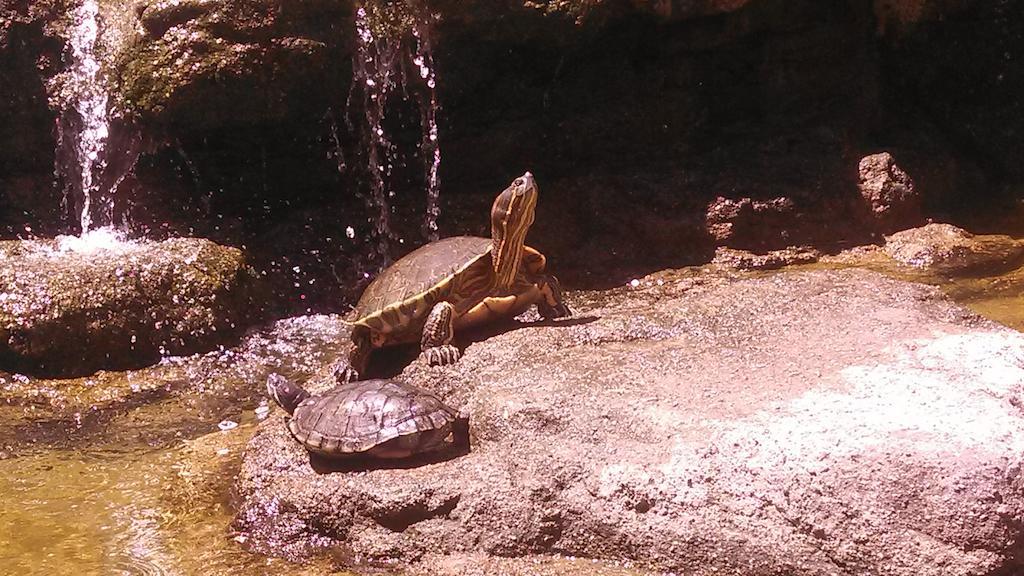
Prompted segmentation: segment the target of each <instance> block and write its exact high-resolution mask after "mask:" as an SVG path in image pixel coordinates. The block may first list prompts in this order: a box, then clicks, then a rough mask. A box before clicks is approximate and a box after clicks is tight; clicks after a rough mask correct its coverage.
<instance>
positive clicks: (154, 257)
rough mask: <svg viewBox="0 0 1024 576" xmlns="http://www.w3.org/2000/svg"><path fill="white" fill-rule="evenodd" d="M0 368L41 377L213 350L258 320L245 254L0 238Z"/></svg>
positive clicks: (200, 244)
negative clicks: (74, 246) (85, 247)
mask: <svg viewBox="0 0 1024 576" xmlns="http://www.w3.org/2000/svg"><path fill="white" fill-rule="evenodd" d="M0 286H3V291H2V292H0V365H2V367H3V368H5V369H7V370H12V371H13V370H23V371H27V372H30V373H33V374H42V375H82V374H89V373H91V372H93V371H95V370H97V369H101V368H107V369H109V368H126V367H138V366H142V365H145V364H150V363H153V362H155V361H156V360H158V359H159V358H160V356H162V355H169V354H188V353H192V352H198V351H204V350H209V349H210V348H212V347H214V346H216V345H217V344H222V343H225V342H228V341H229V340H230V339H231V338H232V337H235V336H237V335H238V334H239V333H240V332H241V331H242V330H243V329H244V328H246V327H247V326H249V325H250V324H252V323H253V322H255V321H257V320H258V319H259V316H260V312H259V310H258V309H257V308H255V307H254V306H253V303H252V301H251V300H250V298H252V296H253V295H254V294H256V292H254V291H255V290H256V288H257V283H256V279H255V278H254V276H253V273H252V271H251V270H250V269H249V268H248V267H247V266H246V264H245V258H244V256H243V254H242V252H241V251H240V250H238V249H236V248H230V247H225V246H219V245H217V244H215V243H213V242H210V241H208V240H203V239H192V238H178V239H171V240H166V241H163V242H144V243H138V244H135V243H126V244H121V245H119V246H118V247H115V248H112V249H105V248H101V249H98V250H96V251H95V252H90V253H85V252H73V251H62V250H61V248H60V247H59V246H58V242H57V241H39V242H36V241H25V242H20V241H8V242H0Z"/></svg>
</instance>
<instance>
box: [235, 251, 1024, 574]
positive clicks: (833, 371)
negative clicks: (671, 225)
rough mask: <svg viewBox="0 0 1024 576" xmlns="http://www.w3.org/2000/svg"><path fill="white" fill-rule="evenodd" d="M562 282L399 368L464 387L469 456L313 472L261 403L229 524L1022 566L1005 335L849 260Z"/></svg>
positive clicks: (690, 566) (790, 561)
mask: <svg viewBox="0 0 1024 576" xmlns="http://www.w3.org/2000/svg"><path fill="white" fill-rule="evenodd" d="M570 304H571V306H572V307H573V309H574V310H575V311H576V312H577V316H576V318H574V319H572V320H568V321H563V322H553V323H529V322H527V323H521V324H518V325H514V326H511V327H510V328H511V329H508V330H505V331H495V332H494V333H491V334H486V335H484V334H481V335H479V338H476V339H474V341H472V342H471V343H469V344H468V347H466V349H465V355H464V357H463V358H462V359H461V360H460V361H459V362H458V363H456V364H455V365H453V366H450V367H443V368H442V367H438V368H428V367H426V366H425V365H423V364H421V363H419V362H414V363H413V364H411V365H409V366H408V367H407V368H406V369H405V371H404V373H403V374H402V375H401V377H402V378H406V379H408V380H410V381H412V382H414V383H416V384H418V385H420V386H423V387H425V388H428V389H430V390H432V391H434V392H435V393H437V394H438V395H439V396H441V397H442V398H443V399H444V400H445V401H446V402H448V403H449V404H451V405H453V406H456V407H461V406H467V407H468V408H469V409H470V411H471V413H472V420H471V426H472V431H473V432H472V434H473V442H474V446H473V450H472V452H471V453H470V454H469V455H466V456H463V457H458V458H454V459H449V460H444V461H434V462H430V463H421V465H419V466H415V467H410V468H394V469H379V470H369V471H363V472H330V473H321V472H318V471H317V470H315V469H314V468H313V467H312V466H311V463H310V458H309V456H308V454H307V453H306V452H305V450H303V449H302V448H301V446H299V444H298V443H296V442H295V441H294V440H293V439H292V438H291V437H290V436H289V434H288V432H287V430H286V428H285V426H284V423H283V419H282V417H281V416H282V412H281V411H279V410H277V411H275V412H273V413H272V414H271V415H270V418H269V419H268V420H267V421H266V422H264V423H262V424H261V425H260V426H259V428H258V430H257V432H256V435H255V437H254V438H253V440H252V441H251V442H250V444H249V445H248V447H247V448H246V453H245V455H244V459H243V462H242V470H241V473H240V476H239V478H238V481H237V486H236V489H237V493H238V495H239V501H238V502H239V506H238V512H237V516H236V519H235V526H236V528H238V529H239V530H240V532H241V534H243V535H244V536H245V537H247V538H248V543H249V545H251V546H252V547H253V548H254V549H256V550H259V551H263V552H269V553H271V554H276V555H286V556H301V555H303V554H305V553H307V552H310V551H311V550H313V549H318V548H320V547H327V548H330V549H333V550H343V551H345V553H346V554H351V555H352V557H353V558H360V559H363V560H371V561H400V562H403V563H408V562H412V563H414V564H413V566H414V567H419V568H424V569H429V567H431V566H439V565H441V564H444V565H447V566H449V568H450V569H449V571H448V572H449V573H463V572H465V573H468V572H467V570H469V569H468V568H467V569H465V570H461V571H460V570H459V569H458V568H457V566H458V565H459V562H460V561H459V560H458V559H459V558H470V557H474V555H475V558H476V561H475V562H470V563H471V564H472V566H473V568H472V570H475V572H472V573H500V572H501V569H500V568H495V569H494V570H491V569H489V568H488V564H487V563H485V562H483V561H482V558H491V557H498V556H500V557H507V556H513V557H518V556H531V555H535V554H551V553H555V554H564V555H572V556H579V557H589V558H601V559H612V560H623V559H624V560H631V561H634V562H637V563H640V564H641V565H644V566H648V567H651V568H654V569H660V570H672V571H678V572H682V573H686V574H697V575H700V574H711V573H716V572H717V573H722V572H729V573H732V572H736V571H741V572H742V573H744V574H747V575H761V574H765V575H767V574H771V575H779V576H781V575H783V574H785V575H787V576H792V575H805V574H815V575H818V574H821V575H824V574H830V575H831V574H864V573H876V574H887V575H904V574H905V575H911V574H913V575H936V576H938V575H940V574H941V575H948V574H1010V573H1014V571H1015V570H1018V569H1020V568H1021V566H1020V565H1019V564H1018V563H1017V562H1018V559H1017V555H1018V552H1019V550H1020V539H1021V533H1020V526H1021V519H1022V517H1024V498H1022V497H1021V493H1022V491H1021V488H1022V480H1021V476H1020V469H1021V468H1020V467H1021V454H1022V450H1024V416H1022V413H1021V411H1020V409H1019V405H1020V397H1019V396H1020V394H1021V391H1022V390H1024V368H1022V367H1021V365H1020V360H1019V359H1020V358H1021V357H1022V354H1024V338H1022V337H1021V336H1020V334H1019V333H1017V332H1013V331H1010V330H1007V329H1004V328H1001V327H998V326H996V325H994V324H992V323H990V322H987V321H984V320H981V319H979V318H977V317H975V316H973V315H972V314H970V313H969V312H967V311H966V310H964V309H962V308H960V307H958V306H956V305H953V304H951V303H950V302H948V301H947V300H945V299H944V298H943V297H942V296H941V295H940V293H939V292H938V290H937V289H935V288H931V287H928V286H923V285H918V284H910V283H905V282H900V281H895V280H891V279H887V278H885V277H883V276H881V275H878V274H876V273H872V272H868V271H863V270H842V271H809V272H788V273H777V274H772V275H767V276H763V275H761V276H756V277H755V276H747V275H734V276H725V275H721V274H718V275H714V276H713V275H710V274H706V273H702V272H700V271H696V272H695V271H684V272H667V273H659V274H657V275H653V276H650V277H647V278H644V279H643V280H641V281H639V282H637V283H636V286H634V287H627V288H620V289H617V290H613V291H609V292H602V293H576V294H573V295H572V298H571V300H570ZM327 380H328V379H326V378H324V377H323V375H321V377H320V378H314V379H312V380H311V381H310V383H309V384H310V387H311V388H312V389H314V390H323V389H324V388H326V387H328V386H329V384H328V383H327ZM481 555H483V556H481ZM417 562H419V563H418V564H416V563H417ZM462 562H463V564H465V563H466V561H465V560H462ZM439 563H440V564H439ZM452 566H455V567H456V568H451V567H452Z"/></svg>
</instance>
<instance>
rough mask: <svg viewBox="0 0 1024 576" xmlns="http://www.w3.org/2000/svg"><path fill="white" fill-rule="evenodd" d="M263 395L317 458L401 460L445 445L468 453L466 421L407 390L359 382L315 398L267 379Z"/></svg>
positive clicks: (278, 378) (428, 397)
mask: <svg viewBox="0 0 1024 576" xmlns="http://www.w3.org/2000/svg"><path fill="white" fill-rule="evenodd" d="M267 393H268V394H269V395H270V397H271V398H273V399H274V400H275V401H277V403H278V404H279V405H280V406H281V408H284V410H285V411H286V412H288V414H290V415H291V418H289V419H288V430H289V431H290V432H291V433H292V436H294V437H295V439H296V440H298V441H299V443H301V444H302V445H303V446H305V447H306V449H307V450H309V451H310V452H313V453H316V454H320V455H322V456H326V457H330V458H352V457H357V456H369V457H373V458H406V457H409V456H412V455H414V454H420V453H423V452H430V451H432V450H437V449H439V448H443V447H445V446H449V445H450V446H453V447H465V448H468V447H469V418H468V416H467V415H466V414H459V413H457V412H456V411H455V410H453V409H451V408H449V407H448V406H446V405H445V404H444V403H443V402H441V401H440V400H439V399H438V398H437V397H436V396H434V395H433V394H431V393H430V392H427V391H426V390H423V389H422V388H419V387H416V386H413V385H412V384H406V383H404V382H398V381H395V380H363V381H360V382H353V383H349V384H344V385H342V386H340V387H338V388H335V389H334V390H332V391H330V392H328V393H326V394H324V395H322V396H314V395H311V394H310V393H309V392H307V391H306V390H303V389H302V387H300V386H298V385H297V384H294V383H292V382H290V381H288V380H287V379H286V378H285V377H283V376H281V375H279V374H271V375H270V376H268V377H267ZM449 436H451V437H452V440H451V442H447V441H446V440H447V439H448V437H449Z"/></svg>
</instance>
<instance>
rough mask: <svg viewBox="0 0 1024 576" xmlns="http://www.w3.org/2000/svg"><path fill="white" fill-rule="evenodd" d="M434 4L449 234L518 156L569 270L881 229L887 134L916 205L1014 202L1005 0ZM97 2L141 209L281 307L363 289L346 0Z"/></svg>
mask: <svg viewBox="0 0 1024 576" xmlns="http://www.w3.org/2000/svg"><path fill="white" fill-rule="evenodd" d="M430 4H431V6H432V7H433V9H435V10H437V11H439V12H440V13H441V14H442V19H441V21H440V23H439V24H438V25H437V27H436V29H435V30H434V35H433V43H434V47H435V58H436V67H437V72H438V79H439V96H440V102H441V104H442V109H441V110H440V116H439V117H440V122H441V126H440V142H441V148H442V156H443V163H442V173H441V177H442V197H441V201H442V206H443V212H442V218H441V226H442V229H441V234H442V235H450V234H458V233H478V234H486V233H487V218H486V210H487V208H488V206H489V204H490V201H491V199H492V198H493V195H494V194H495V193H496V192H497V191H498V190H500V189H501V188H503V187H504V186H505V185H506V184H507V182H508V181H509V180H510V179H511V178H513V177H514V176H516V175H518V174H520V173H522V171H524V170H527V169H529V170H531V171H533V172H534V173H535V174H536V175H537V177H538V179H539V181H540V184H541V193H542V200H541V205H540V207H539V214H538V218H537V223H536V224H535V228H534V230H533V232H532V233H531V243H534V244H537V245H538V246H540V247H541V248H543V249H545V250H546V251H547V252H548V254H549V256H550V257H551V258H552V261H553V262H557V263H559V265H560V267H561V268H562V269H564V270H565V274H564V275H566V276H567V277H568V278H570V284H571V285H579V286H588V285H597V284H599V283H601V282H616V281H619V280H621V279H622V278H625V277H627V276H629V275H631V274H636V273H643V272H644V271H648V270H652V269H656V268H659V267H665V266H673V265H682V264H688V263H695V262H702V261H706V260H707V259H708V258H709V256H710V254H711V252H712V251H713V249H714V247H715V245H718V244H726V245H730V246H734V247H741V248H749V249H756V250H763V249H771V248H777V247H782V246H786V245H791V244H803V243H816V244H821V245H829V244H832V245H834V244H837V243H840V244H841V243H847V244H848V243H856V242H863V241H869V240H871V239H872V238H874V237H875V235H876V234H877V232H878V230H877V229H875V228H873V224H872V223H871V222H870V221H868V220H866V219H865V217H864V214H863V206H862V205H861V204H860V202H861V200H860V199H859V196H858V194H857V189H856V182H857V165H858V162H859V159H860V158H861V157H862V156H864V155H866V154H870V153H874V152H878V151H881V150H889V151H891V152H892V153H893V155H894V157H895V158H896V161H897V162H898V163H899V164H900V165H901V166H903V167H904V168H905V169H906V170H907V171H908V172H909V173H910V175H911V176H912V177H913V178H914V179H915V180H916V181H917V182H918V189H919V190H920V191H921V193H922V195H923V197H924V203H925V206H926V210H927V211H928V213H929V214H933V215H936V216H939V217H951V218H954V219H955V218H957V217H960V216H963V215H966V214H968V213H971V212H972V210H974V209H976V208H991V207H993V206H998V207H1000V208H999V210H998V212H999V213H1002V214H1007V215H1012V214H1013V211H1012V210H1007V209H1006V207H1010V208H1012V207H1013V206H1014V205H1015V202H1016V200H1017V199H1018V198H1019V197H1020V196H1021V194H1022V191H1021V184H1020V183H1021V181H1022V178H1024V174H1022V172H1021V170H1022V169H1021V168H1020V163H1019V161H1017V159H1019V158H1020V157H1021V156H1020V145H1021V144H1020V138H1019V135H1020V129H1021V124H1022V123H1024V114H1022V113H1021V112H1022V111H1021V109H1020V106H1021V103H1020V98H1021V97H1020V94H1022V93H1024V92H1022V90H1021V88H1022V79H1021V74H1022V73H1021V70H1022V68H1021V67H1020V66H1018V65H1016V58H1017V57H1018V54H1024V51H1021V50H1020V49H1021V48H1022V37H1021V35H1022V32H1021V30H1022V29H1024V14H1021V4H1022V3H1021V2H1020V1H1019V0H998V1H989V0H975V1H967V0H961V1H956V2H954V1H944V2H926V1H924V0H920V1H917V2H887V1H882V0H879V1H876V2H870V1H867V0H828V1H811V0H788V1H784V0H750V1H734V2H700V3H693V2H667V3H666V2H624V1H591V2H584V1H581V2H547V3H543V2H542V3H532V4H535V5H536V6H537V7H536V8H527V7H524V5H523V3H521V2H514V1H508V2H496V3H495V2H490V3H488V2H467V3H454V4H453V3H451V2H444V1H442V0H435V1H433V2H431V3H430ZM106 6H107V10H108V19H109V22H110V26H111V27H112V29H113V28H116V29H117V30H118V34H116V35H112V38H114V39H115V40H116V42H115V45H110V46H107V47H106V49H107V53H108V55H109V58H108V66H109V71H110V77H111V79H112V83H113V88H114V96H115V98H114V101H115V103H116V107H117V112H118V113H119V114H120V115H122V116H123V117H124V118H126V119H131V120H133V121H134V122H135V123H136V124H137V125H138V126H139V127H140V129H141V130H142V132H143V133H145V134H146V141H147V144H146V147H145V151H144V152H143V154H142V155H141V157H140V160H139V162H138V164H137V166H136V169H135V172H134V174H133V175H131V176H130V177H129V178H128V179H127V180H126V181H125V184H124V186H123V187H122V189H121V190H120V191H119V193H120V195H121V206H122V208H123V209H127V210H129V211H130V213H131V214H130V215H131V220H132V222H133V223H134V226H135V229H136V231H137V232H138V233H145V234H147V235H155V236H160V235H173V234H194V235H201V236H207V237H210V238H213V239H215V240H217V241H220V242H224V243H229V244H235V245H245V246H246V248H247V249H249V250H251V251H254V252H256V253H258V254H260V255H261V256H260V258H258V259H257V260H258V261H260V262H262V263H263V265H264V268H265V269H266V270H267V271H268V275H270V276H274V277H275V278H280V283H281V286H280V289H279V294H280V295H281V297H282V299H283V300H286V301H288V302H289V304H288V305H289V306H294V307H299V308H302V307H306V306H310V305H312V306H314V307H315V306H320V305H323V306H327V307H335V308H336V307H337V306H338V305H339V302H341V301H343V300H344V299H345V298H347V297H348V296H349V295H350V294H351V293H354V292H355V291H357V290H358V286H359V285H360V282H362V281H363V280H364V277H363V272H364V271H367V270H369V271H372V269H373V267H374V266H375V265H376V264H377V263H375V262H374V261H372V260H371V259H369V257H368V256H367V253H368V252H369V251H370V250H371V248H372V245H373V243H374V241H373V240H372V239H371V238H369V236H370V230H371V229H372V227H373V219H374V214H373V210H372V209H371V208H369V207H368V206H367V202H366V199H365V195H366V175H365V173H364V172H362V171H361V170H360V168H359V166H360V165H361V163H362V162H363V159H362V158H361V157H360V154H361V150H360V149H361V146H362V144H361V138H360V134H359V130H360V126H359V123H360V119H361V117H362V116H361V115H362V111H361V110H360V108H359V101H360V98H359V95H358V93H356V95H355V97H354V98H352V99H351V100H352V102H351V105H350V95H351V94H352V92H350V78H351V53H352V50H353V38H352V28H351V17H352V6H351V5H350V4H349V3H347V2H342V1H339V0H317V1H310V2H301V3H288V2H276V1H271V0H223V1H221V2H188V1H186V2H179V3H175V4H173V5H171V4H166V3H161V2H155V1H151V2H142V3H137V4H131V5H129V3H123V2H110V3H107V4H106ZM119 6H120V10H119V11H118V7H119ZM111 10H114V11H115V12H116V13H111V12H110V11H111ZM5 14H7V12H5ZM50 16H51V17H52V14H51V15H50ZM7 21H13V20H12V19H11V18H9V17H8V20H7ZM46 26H47V25H46V16H45V14H43V15H38V14H37V15H36V16H35V17H34V19H33V18H25V17H20V19H18V20H17V22H16V23H15V24H14V25H7V26H6V27H5V28H4V30H5V32H4V42H3V43H2V44H0V61H2V62H3V67H2V69H0V74H3V75H5V76H4V79H8V78H10V79H11V84H8V83H6V82H5V83H4V84H3V85H5V86H7V85H17V86H19V87H20V88H21V89H19V90H17V91H12V90H8V91H7V92H5V93H4V94H5V97H4V99H3V101H2V102H0V106H6V107H7V108H5V110H10V114H11V115H10V116H9V117H10V118H11V119H12V121H11V122H10V123H8V124H7V125H6V126H5V127H4V130H6V131H4V132H0V134H2V136H0V147H2V150H3V151H4V154H3V156H2V157H3V158H4V160H2V162H3V163H2V164H0V167H2V172H0V183H3V182H13V181H16V182H19V183H21V184H20V185H18V186H12V185H10V184H7V185H0V194H4V195H5V196H3V198H4V199H5V201H6V202H5V204H4V206H3V207H2V208H0V211H2V218H3V222H4V225H6V229H5V231H4V234H5V235H8V236H9V235H13V234H16V233H18V231H19V228H18V227H19V226H20V225H21V224H22V222H23V221H27V220H28V219H29V217H27V216H25V215H23V214H22V213H21V211H22V210H21V208H16V207H15V206H16V205H18V206H21V205H28V208H29V212H30V213H31V214H32V216H31V218H34V219H35V220H34V221H33V222H35V223H34V224H33V226H35V227H39V226H42V228H44V229H45V228H47V227H48V228H50V229H53V228H57V227H59V226H60V225H62V224H63V225H64V226H68V224H69V222H67V221H66V220H65V221H64V222H61V221H60V216H59V214H60V213H59V209H57V208H56V205H57V204H59V195H56V196H55V194H56V192H55V188H54V187H53V186H52V182H50V180H51V179H52V170H53V163H52V160H53V156H52V154H53V153H52V148H53V144H54V140H53V139H54V135H53V133H52V132H53V131H52V124H53V119H54V113H53V111H51V110H50V109H49V108H48V107H47V105H46V93H45V87H46V86H47V82H46V79H47V78H48V77H49V76H52V75H54V74H55V73H56V72H58V71H59V68H60V65H59V54H60V50H61V47H60V46H58V45H55V44H54V42H55V40H54V38H53V36H52V34H50V33H49V32H48V31H47V30H48V29H47V28H46ZM11 30H14V32H11ZM12 38H14V39H17V38H29V39H30V41H22V42H20V43H19V42H13V43H12V41H11V39H12ZM54 54H56V55H57V63H53V62H52V60H53V55H54ZM1007 54H1009V55H1010V56H1009V57H1007V56H1006V55H1007ZM47 55H49V56H47ZM47 58H49V60H47ZM48 61H49V62H50V63H49V64H47V65H43V66H42V67H40V62H44V63H45V62H48ZM0 90H3V88H0ZM392 104H393V105H394V106H393V107H392V110H393V113H392V114H391V116H390V118H389V120H388V124H387V128H388V130H389V133H390V134H391V136H392V140H393V141H394V142H395V143H396V144H397V148H398V150H399V152H400V157H399V158H398V161H397V162H396V166H395V174H394V176H393V178H392V185H393V189H394V191H395V194H396V195H395V198H394V199H393V206H394V212H393V214H392V222H393V227H394V229H395V239H394V241H393V242H392V249H393V250H392V251H393V255H394V256H398V255H400V254H401V253H403V252H404V251H406V250H409V249H411V248H413V247H414V246H415V245H417V244H419V243H420V242H422V241H423V238H422V235H421V232H420V225H421V221H422V216H421V215H422V213H423V208H424V202H425V200H424V197H423V196H424V194H423V192H422V183H423V176H422V170H421V168H420V165H419V163H418V160H417V158H416V157H415V155H416V143H417V141H418V139H419V124H418V122H419V120H418V116H417V115H416V114H415V108H414V107H412V106H411V104H409V103H408V102H405V103H403V102H402V101H401V98H396V99H395V101H394V102H393V103H392ZM24 182H31V183H32V185H31V186H25V185H24ZM13 197H17V198H19V199H20V200H19V201H18V202H20V204H18V203H12V202H11V201H10V198H13ZM720 199H723V200H720ZM723 207H725V208H723ZM975 211H977V210H975ZM983 211H984V210H981V212H983ZM722 214H726V216H722ZM716 218H726V220H725V221H718V220H715V219H716ZM978 221H988V222H991V223H993V224H992V225H993V226H997V227H998V226H1002V225H1007V226H1008V225H1009V224H1008V220H1007V219H1004V221H1003V222H1002V223H999V224H996V223H995V221H994V220H992V219H991V218H989V219H988V220H985V219H984V218H983V217H979V219H978ZM348 226H351V227H352V228H353V230H354V232H355V234H354V236H355V237H354V238H349V237H348V236H347V234H346V228H347V227H348ZM68 228H69V226H68ZM68 228H65V229H68ZM721 230H726V231H727V233H724V234H722V233H719V232H716V231H721ZM399 239H401V241H399ZM296 268H297V269H299V270H300V272H295V269H296ZM597 271H600V273H598V272H597ZM310 281H313V282H312V283H310Z"/></svg>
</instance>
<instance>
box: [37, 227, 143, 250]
mask: <svg viewBox="0 0 1024 576" xmlns="http://www.w3.org/2000/svg"><path fill="white" fill-rule="evenodd" d="M133 246H134V244H132V243H130V242H129V241H128V240H127V239H126V238H125V235H124V233H123V232H120V231H118V230H115V229H114V228H113V227H111V226H104V227H103V228H95V229H93V230H89V231H88V232H85V233H84V234H82V235H80V236H57V250H56V252H55V253H56V254H66V253H69V252H74V253H77V254H94V253H96V252H99V251H101V250H107V251H111V252H123V251H125V250H127V249H128V248H131V247H133Z"/></svg>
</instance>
